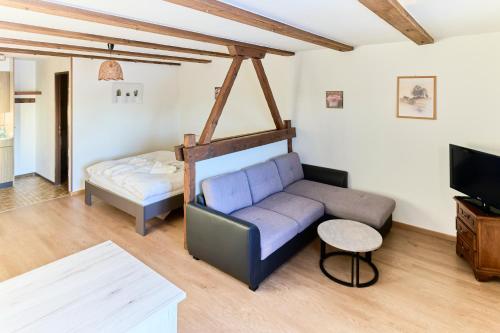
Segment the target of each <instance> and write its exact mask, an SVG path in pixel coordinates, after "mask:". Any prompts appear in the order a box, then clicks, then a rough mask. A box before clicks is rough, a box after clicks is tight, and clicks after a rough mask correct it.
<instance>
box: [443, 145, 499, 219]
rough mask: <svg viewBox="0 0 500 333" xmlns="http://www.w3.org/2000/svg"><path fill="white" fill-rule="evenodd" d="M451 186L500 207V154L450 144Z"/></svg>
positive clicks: (483, 203) (491, 205) (489, 204)
mask: <svg viewBox="0 0 500 333" xmlns="http://www.w3.org/2000/svg"><path fill="white" fill-rule="evenodd" d="M450 187H451V188H453V189H455V190H457V191H459V192H462V193H463V194H466V195H467V196H469V197H471V198H473V199H477V200H479V201H480V203H481V205H482V206H483V207H484V208H488V210H489V208H491V207H492V208H496V209H500V156H496V155H492V154H488V153H484V152H481V151H477V150H474V149H469V148H465V147H460V146H456V145H450Z"/></svg>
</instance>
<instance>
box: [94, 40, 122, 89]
mask: <svg viewBox="0 0 500 333" xmlns="http://www.w3.org/2000/svg"><path fill="white" fill-rule="evenodd" d="M114 47H115V45H114V44H108V50H109V55H110V56H111V52H112V51H113V49H114ZM101 80H104V81H110V80H113V81H120V80H123V71H122V67H121V66H120V64H119V63H118V62H117V61H115V60H106V61H105V62H103V63H102V64H101V67H100V68H99V81H101Z"/></svg>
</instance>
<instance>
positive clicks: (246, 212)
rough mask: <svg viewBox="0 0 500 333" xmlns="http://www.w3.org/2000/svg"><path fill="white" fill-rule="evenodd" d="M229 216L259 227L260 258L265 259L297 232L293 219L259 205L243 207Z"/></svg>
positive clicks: (296, 225)
mask: <svg viewBox="0 0 500 333" xmlns="http://www.w3.org/2000/svg"><path fill="white" fill-rule="evenodd" d="M231 216H234V217H237V218H239V219H242V220H243V221H247V222H250V223H252V224H254V225H255V226H256V227H257V228H258V229H259V232H260V259H261V260H264V259H266V258H267V257H268V256H269V255H270V254H271V253H273V252H274V251H276V250H277V249H279V248H280V247H282V246H283V245H284V244H285V243H286V242H288V241H289V240H290V239H292V238H293V237H295V236H296V235H297V234H298V233H299V226H298V224H297V222H295V221H294V220H293V219H291V218H289V217H286V216H284V215H281V214H278V213H276V212H273V211H271V210H267V209H263V208H260V207H256V206H251V207H247V208H243V209H241V210H238V211H236V212H234V213H232V214H231ZM242 260H244V258H242Z"/></svg>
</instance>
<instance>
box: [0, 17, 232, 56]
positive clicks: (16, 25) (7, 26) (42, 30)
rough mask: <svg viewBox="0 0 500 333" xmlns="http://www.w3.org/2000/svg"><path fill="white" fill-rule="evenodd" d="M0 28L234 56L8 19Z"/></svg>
mask: <svg viewBox="0 0 500 333" xmlns="http://www.w3.org/2000/svg"><path fill="white" fill-rule="evenodd" d="M0 29H3V30H11V31H20V32H27V33H32V34H39V35H48V36H54V37H62V38H69V39H78V40H86V41H91V42H99V43H106V44H107V43H110V44H115V45H124V46H131V47H140V48H144V49H153V50H162V51H172V52H179V53H189V54H197V55H204V56H210V57H220V58H231V57H232V56H231V55H230V54H228V53H222V52H215V51H207V50H198V49H191V48H187V47H179V46H172V45H165V44H157V43H149V42H142V41H137V40H130V39H124V38H115V37H109V36H101V35H93V34H87V33H82V32H73V31H67V30H60V29H53V28H46V27H40V26H36V25H29V24H22V23H13V22H6V21H0Z"/></svg>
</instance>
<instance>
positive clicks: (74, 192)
mask: <svg viewBox="0 0 500 333" xmlns="http://www.w3.org/2000/svg"><path fill="white" fill-rule="evenodd" d="M83 193H85V190H78V191H73V192H70V193H69V195H70V196H72V197H74V196H76V195H80V194H83Z"/></svg>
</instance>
